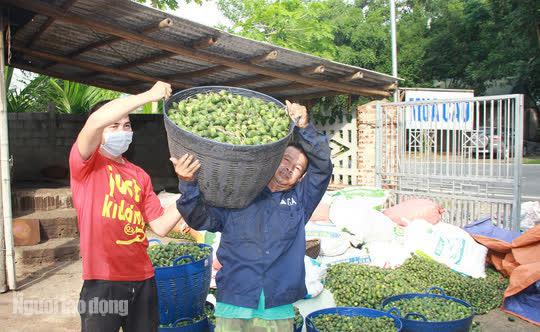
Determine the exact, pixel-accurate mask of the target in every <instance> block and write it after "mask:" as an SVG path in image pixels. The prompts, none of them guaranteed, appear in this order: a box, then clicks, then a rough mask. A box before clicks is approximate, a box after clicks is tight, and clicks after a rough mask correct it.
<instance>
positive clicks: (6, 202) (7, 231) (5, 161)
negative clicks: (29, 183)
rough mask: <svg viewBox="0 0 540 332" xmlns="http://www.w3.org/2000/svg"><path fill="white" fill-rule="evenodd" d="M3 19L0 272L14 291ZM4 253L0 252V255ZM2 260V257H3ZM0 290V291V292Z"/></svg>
mask: <svg viewBox="0 0 540 332" xmlns="http://www.w3.org/2000/svg"><path fill="white" fill-rule="evenodd" d="M4 23H5V22H4V17H3V14H0V77H1V78H2V79H0V169H1V177H2V181H1V182H0V184H1V186H2V190H1V194H2V199H0V210H1V211H2V215H0V218H1V219H2V221H3V223H2V224H3V232H2V234H0V237H1V239H0V243H1V244H2V247H1V248H0V249H2V251H3V249H5V263H4V262H2V263H4V264H2V265H1V266H0V272H4V271H5V274H4V273H1V274H2V276H1V277H0V278H4V276H7V286H8V288H9V289H11V290H14V289H15V288H16V287H17V283H16V279H15V250H14V248H13V224H12V222H13V216H12V212H11V174H10V160H9V136H8V117H7V101H6V82H5V80H4V77H5V76H4V68H5V59H4V54H5V47H4V40H5V39H4V28H5V26H4ZM1 256H4V253H3V252H2V255H1ZM3 258H4V257H3ZM1 281H2V279H0V288H2V289H3V291H5V289H4V287H5V279H4V280H3V281H4V282H3V284H2V283H1ZM2 289H0V290H2Z"/></svg>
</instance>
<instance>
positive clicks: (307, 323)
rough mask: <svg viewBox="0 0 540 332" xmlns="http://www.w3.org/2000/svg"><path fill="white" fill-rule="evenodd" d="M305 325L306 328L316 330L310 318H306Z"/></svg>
mask: <svg viewBox="0 0 540 332" xmlns="http://www.w3.org/2000/svg"><path fill="white" fill-rule="evenodd" d="M306 327H307V328H308V329H307V330H308V331H309V330H311V331H318V330H317V328H316V327H315V324H313V322H312V321H311V319H306Z"/></svg>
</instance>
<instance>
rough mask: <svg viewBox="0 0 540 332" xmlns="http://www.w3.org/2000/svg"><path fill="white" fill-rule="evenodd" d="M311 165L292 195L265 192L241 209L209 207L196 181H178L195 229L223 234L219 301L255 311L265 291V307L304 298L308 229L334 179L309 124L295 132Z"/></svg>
mask: <svg viewBox="0 0 540 332" xmlns="http://www.w3.org/2000/svg"><path fill="white" fill-rule="evenodd" d="M295 131H296V134H297V137H298V143H299V144H300V145H301V146H302V148H303V149H304V150H305V152H306V155H307V157H308V160H309V164H308V167H307V170H306V174H305V176H304V178H303V179H302V180H301V181H300V182H299V183H298V184H297V185H296V186H294V187H293V188H291V189H290V190H288V191H281V192H271V191H270V190H269V189H268V188H267V187H266V188H265V189H264V190H263V191H262V192H261V193H260V194H259V195H258V196H257V197H256V198H255V199H254V200H253V202H251V203H250V205H248V206H247V207H245V208H243V209H226V208H217V207H212V206H209V205H208V204H206V203H205V201H204V198H203V197H202V194H201V193H200V192H199V189H198V186H197V183H196V182H191V183H190V182H183V181H180V184H179V189H180V192H181V193H182V196H181V197H180V199H179V200H178V201H177V203H176V205H177V208H178V211H179V212H180V214H181V215H182V216H183V217H184V220H185V221H186V223H187V224H188V225H189V226H190V227H192V228H194V229H196V230H208V231H211V232H221V242H220V245H219V248H218V250H217V258H218V260H219V261H220V263H221V264H222V266H223V267H222V268H221V270H219V272H218V274H217V275H216V285H217V294H216V297H217V301H219V302H223V303H228V304H232V305H236V306H241V307H249V308H257V306H258V304H259V298H260V295H261V291H262V290H264V295H265V298H266V301H265V307H266V308H272V307H276V306H280V305H284V304H290V303H293V302H295V301H297V300H299V299H302V298H303V297H304V296H305V294H306V286H305V281H304V278H305V269H304V255H305V250H306V243H305V230H304V225H305V223H306V222H307V221H308V220H309V218H310V216H311V214H312V213H313V211H314V210H315V208H316V206H317V205H318V204H319V201H320V200H321V198H322V196H323V195H324V193H325V191H326V189H327V187H328V183H329V182H330V178H331V176H332V163H331V160H330V147H329V145H328V139H327V138H326V136H325V135H323V134H320V133H318V132H317V131H316V130H315V127H314V126H313V125H312V124H310V125H308V126H307V127H306V128H298V127H296V128H295Z"/></svg>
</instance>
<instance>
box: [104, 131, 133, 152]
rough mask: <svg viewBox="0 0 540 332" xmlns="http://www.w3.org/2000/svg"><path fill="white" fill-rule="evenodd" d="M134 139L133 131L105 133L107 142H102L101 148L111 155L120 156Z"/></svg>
mask: <svg viewBox="0 0 540 332" xmlns="http://www.w3.org/2000/svg"><path fill="white" fill-rule="evenodd" d="M132 139H133V132H132V131H115V132H112V133H105V143H104V144H101V148H102V149H103V151H105V152H107V153H108V154H110V155H111V156H113V157H119V156H121V155H122V154H123V153H124V152H126V151H127V149H128V148H129V144H130V143H131V140H132Z"/></svg>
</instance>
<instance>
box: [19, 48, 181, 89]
mask: <svg viewBox="0 0 540 332" xmlns="http://www.w3.org/2000/svg"><path fill="white" fill-rule="evenodd" d="M13 49H14V50H15V51H17V52H21V53H22V54H26V55H29V56H33V57H37V58H40V59H44V60H48V61H54V62H58V63H63V64H67V65H70V66H75V67H80V68H84V69H87V70H92V71H97V72H101V73H105V74H112V75H116V76H120V77H125V78H129V79H133V80H136V81H146V82H156V81H158V80H160V78H159V77H152V76H147V75H142V74H137V73H132V72H129V71H125V70H120V69H116V68H110V67H106V66H102V65H98V64H95V63H92V62H86V61H81V60H76V59H70V58H66V57H63V56H59V55H55V54H50V53H45V52H41V51H36V50H31V49H29V48H26V47H20V46H13ZM171 85H173V86H175V87H178V88H188V87H191V85H189V84H185V83H181V82H171Z"/></svg>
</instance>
